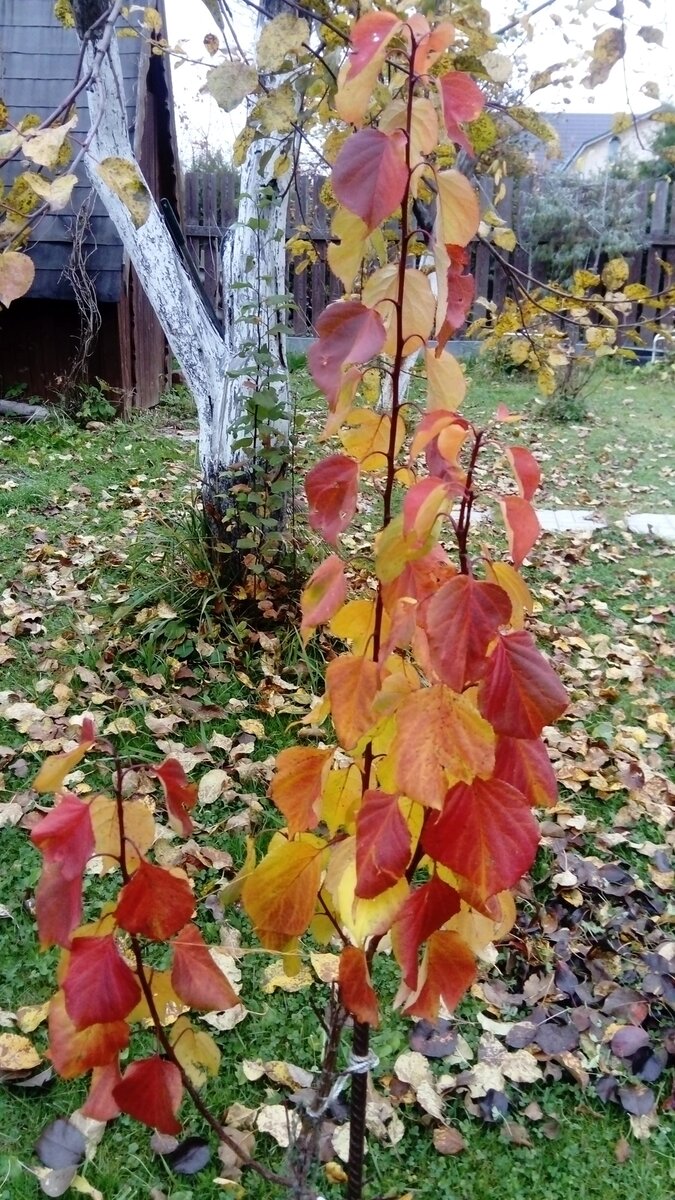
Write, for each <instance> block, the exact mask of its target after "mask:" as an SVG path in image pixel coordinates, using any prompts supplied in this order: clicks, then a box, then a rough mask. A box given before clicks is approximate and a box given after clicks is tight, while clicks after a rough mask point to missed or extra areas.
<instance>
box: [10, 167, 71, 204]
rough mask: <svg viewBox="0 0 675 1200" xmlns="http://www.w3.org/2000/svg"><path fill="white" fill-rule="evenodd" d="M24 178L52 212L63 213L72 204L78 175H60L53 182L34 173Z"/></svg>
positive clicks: (25, 175) (29, 173) (28, 172)
mask: <svg viewBox="0 0 675 1200" xmlns="http://www.w3.org/2000/svg"><path fill="white" fill-rule="evenodd" d="M23 178H24V179H25V181H26V183H27V184H28V185H29V186H30V187H31V188H32V189H33V191H34V192H35V194H36V196H39V197H40V198H41V199H42V200H45V201H46V202H47V204H48V205H49V207H50V208H51V210H52V212H61V211H62V210H63V209H64V208H66V206H67V205H68V204H69V202H70V197H71V196H72V194H73V188H74V187H75V184H76V183H77V175H59V176H58V178H57V179H54V180H53V181H52V182H50V180H48V179H45V178H44V177H43V176H42V175H36V174H35V173H34V172H33V171H26V172H25V173H24V176H23Z"/></svg>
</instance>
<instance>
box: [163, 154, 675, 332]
mask: <svg viewBox="0 0 675 1200" xmlns="http://www.w3.org/2000/svg"><path fill="white" fill-rule="evenodd" d="M323 182H324V180H323V178H321V177H318V176H315V177H311V176H309V175H303V176H301V177H300V178H299V179H298V181H297V186H296V187H295V188H294V192H293V195H292V197H291V202H290V211H289V226H288V227H289V232H291V231H292V230H294V229H295V228H296V226H297V225H302V226H305V227H306V228H307V229H308V230H309V234H308V236H309V237H310V238H311V239H312V241H313V243H314V246H315V249H316V252H317V256H318V257H317V261H316V262H315V263H314V264H313V265H312V266H310V267H308V268H306V269H305V270H304V271H296V270H295V269H294V265H293V263H292V262H289V265H288V276H287V287H288V291H289V292H290V293H291V294H292V295H293V299H294V302H295V310H294V312H293V316H292V325H293V332H294V333H295V334H296V335H298V336H306V335H312V334H313V331H314V325H315V323H316V319H317V317H318V316H319V314H320V313H321V312H322V310H323V309H324V308H325V307H326V305H327V304H329V303H330V302H331V300H335V299H337V298H338V296H340V295H341V294H342V286H341V284H340V282H339V280H337V279H335V278H334V277H333V276H332V275H331V272H330V269H329V267H328V263H327V259H326V251H327V248H328V244H329V241H330V230H329V222H328V218H327V214H326V210H325V209H324V207H323V205H322V204H321V201H320V198H319V193H320V191H321V187H322V185H323ZM481 192H482V204H483V208H487V207H488V206H489V205H490V204H491V200H492V194H491V191H490V182H489V181H488V180H486V179H483V180H482V181H481ZM635 202H636V208H637V210H638V212H639V213H642V214H643V217H642V219H641V222H640V224H641V226H642V228H643V229H644V230H645V243H646V245H645V249H643V250H641V251H639V252H638V253H637V254H635V255H634V256H633V258H632V260H631V270H630V282H631V283H643V284H646V286H647V287H648V288H649V289H650V291H651V292H652V294H655V293H657V292H659V291H662V290H663V289H664V288H666V287H667V286H669V283H670V282H672V284H675V185H674V186H671V185H670V184H669V183H668V181H667V180H666V181H660V182H658V183H656V184H653V183H644V184H640V185H638V192H637V195H636V201H635ZM522 203H523V193H522V190H521V191H519V190H518V189H517V188H514V186H513V184H512V183H509V184H508V185H507V188H506V194H505V195H504V197H503V198H502V199H501V201H500V202H499V204H498V205H496V210H497V212H498V213H499V215H500V216H501V217H502V218H503V219H504V221H505V222H506V224H507V225H508V226H512V225H513V224H514V222H515V224H516V225H517V213H518V210H519V207H520V205H521V204H522ZM235 219H236V196H235V183H234V178H233V176H232V175H231V174H229V173H227V172H223V173H222V174H201V173H197V172H189V173H188V174H187V175H186V177H185V208H184V229H185V235H186V238H187V242H188V245H189V247H190V250H191V252H192V255H193V258H194V260H195V262H196V263H197V266H198V268H199V272H200V275H201V278H202V280H203V283H204V287H205V289H206V291H207V293H208V295H209V298H210V299H211V301H212V303H213V305H214V308H215V309H216V311H217V312H218V313H219V314H221V313H222V264H221V245H222V239H223V237H224V235H225V233H226V231H227V229H228V227H229V226H230V225H231V224H232V222H233V221H234V220H235ZM498 253H499V255H500V256H501V257H502V258H503V259H504V260H505V261H506V262H508V264H509V265H510V266H511V267H515V268H516V270H518V271H522V272H525V273H528V272H529V273H531V274H533V275H534V277H535V278H536V279H541V280H542V281H543V280H544V278H545V276H544V274H543V272H542V271H541V270H540V269H539V268H538V266H537V264H536V262H534V263H532V262H531V261H530V260H529V259H528V255H527V253H526V252H525V251H524V250H522V249H521V248H520V247H517V248H516V250H515V251H514V252H513V253H512V254H507V253H506V252H505V251H501V250H500V251H498ZM669 267H671V268H672V270H673V277H672V281H670V279H669V274H668V269H669ZM471 269H472V270H473V273H474V276H475V279H476V296H477V297H478V298H479V300H480V301H487V302H488V304H491V305H494V306H495V307H496V309H497V310H499V309H500V308H501V306H502V305H503V303H504V301H505V299H506V297H507V296H508V295H511V294H512V284H511V282H510V273H509V272H508V271H506V270H504V268H503V267H502V266H501V264H500V263H499V261H498V260H497V258H496V257H495V255H494V254H493V252H492V250H491V248H490V247H488V246H486V245H485V244H483V243H481V242H476V243H474V244H473V245H472V247H471ZM485 311H486V309H485V306H484V304H481V303H479V304H478V305H477V306H476V308H475V310H474V314H473V315H474V316H484V315H485ZM652 316H653V312H651V311H650V310H647V311H643V307H642V306H641V305H639V304H633V305H632V306H631V312H630V314H626V316H625V317H624V318H623V320H624V321H625V322H626V323H629V322H634V323H635V324H636V328H637V332H638V333H639V335H640V336H641V337H642V339H643V341H644V343H645V344H646V345H647V346H650V345H651V343H652V340H653V336H654V334H653V331H650V330H649V329H647V328H646V325H645V322H647V321H649V320H650V319H651V318H652ZM661 320H662V321H663V323H664V325H667V326H668V327H670V328H672V315H664V314H662V316H661ZM459 336H461V334H460V335H459Z"/></svg>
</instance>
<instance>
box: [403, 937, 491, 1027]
mask: <svg viewBox="0 0 675 1200" xmlns="http://www.w3.org/2000/svg"><path fill="white" fill-rule="evenodd" d="M420 975H421V978H422V984H421V986H420V988H419V991H418V992H417V995H416V996H414V997H413V999H412V1000H411V1001H409V1002H408V1004H407V1005H406V1007H405V1009H404V1012H405V1014H406V1016H409V1017H421V1018H424V1019H426V1020H428V1021H435V1020H436V1019H437V1017H438V1008H439V1004H440V1001H441V1000H443V1003H444V1004H445V1006H446V1008H449V1009H453V1008H455V1006H456V1005H457V1004H459V1001H460V1000H461V999H462V996H463V995H464V994H465V992H467V991H468V989H469V988H470V987H471V984H472V983H473V982H474V980H475V978H476V961H475V959H474V956H473V954H472V953H471V950H470V949H469V947H468V946H467V945H466V943H465V942H463V941H462V939H461V938H460V937H458V936H457V934H456V933H453V932H452V931H451V930H442V931H440V932H439V933H432V935H431V937H430V938H429V943H428V945H427V950H426V954H425V956H424V961H423V963H422V967H421V969H420Z"/></svg>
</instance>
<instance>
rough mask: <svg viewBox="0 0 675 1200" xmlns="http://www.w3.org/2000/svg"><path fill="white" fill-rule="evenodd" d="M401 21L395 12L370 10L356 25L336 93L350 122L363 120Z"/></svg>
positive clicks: (338, 107)
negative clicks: (389, 45) (388, 46)
mask: <svg viewBox="0 0 675 1200" xmlns="http://www.w3.org/2000/svg"><path fill="white" fill-rule="evenodd" d="M401 24H402V22H401V19H400V17H397V16H395V14H394V13H389V12H368V13H366V14H365V15H364V16H362V17H361V18H360V19H359V20H358V21H357V22H356V24H355V25H354V27H353V29H352V31H351V36H350V39H349V43H350V44H349V52H348V57H347V62H346V63H345V64H344V66H343V67H342V69H341V71H340V74H339V77H338V90H337V94H336V97H335V108H336V110H337V113H338V116H340V117H341V119H342V120H343V121H346V122H347V123H348V124H352V125H361V124H362V123H363V119H364V117H365V114H366V112H367V110H368V106H369V104H370V98H371V94H372V90H373V87H374V85H375V82H376V80H377V77H378V75H379V73H380V70H381V68H382V66H383V65H384V60H385V56H386V52H387V45H388V43H389V42H390V41H391V39H392V37H393V36H394V34H395V33H397V32H398V30H399V29H400V28H401Z"/></svg>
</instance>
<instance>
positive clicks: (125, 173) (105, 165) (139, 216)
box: [96, 158, 152, 229]
mask: <svg viewBox="0 0 675 1200" xmlns="http://www.w3.org/2000/svg"><path fill="white" fill-rule="evenodd" d="M96 172H97V174H98V175H100V177H101V179H102V180H103V182H104V183H105V185H106V187H108V188H110V191H111V192H113V193H114V194H115V195H116V196H117V197H118V199H119V200H121V201H122V204H123V205H124V207H125V208H126V209H127V211H128V213H129V216H130V217H131V220H132V223H133V225H134V228H135V229H140V228H141V226H142V225H145V222H146V221H147V219H148V217H149V216H150V210H151V207H152V198H151V196H150V192H149V191H148V189H147V186H146V184H145V181H144V180H143V178H142V176H141V174H140V172H139V170H138V168H137V167H136V165H135V164H134V163H133V162H131V161H130V160H129V159H126V158H104V159H103V162H100V163H97V164H96Z"/></svg>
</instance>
